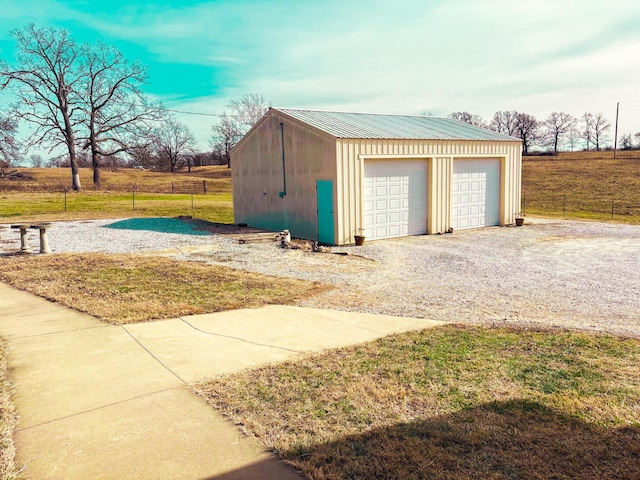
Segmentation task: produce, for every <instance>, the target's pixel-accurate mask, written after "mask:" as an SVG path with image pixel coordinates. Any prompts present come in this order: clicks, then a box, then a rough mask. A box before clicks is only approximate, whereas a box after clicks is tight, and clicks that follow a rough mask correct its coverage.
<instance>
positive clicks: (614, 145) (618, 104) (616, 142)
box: [613, 102, 620, 160]
mask: <svg viewBox="0 0 640 480" xmlns="http://www.w3.org/2000/svg"><path fill="white" fill-rule="evenodd" d="M619 111H620V102H618V103H617V104H616V133H615V134H614V135H615V138H614V139H613V159H614V160H615V159H616V153H618V112H619Z"/></svg>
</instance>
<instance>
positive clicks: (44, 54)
mask: <svg viewBox="0 0 640 480" xmlns="http://www.w3.org/2000/svg"><path fill="white" fill-rule="evenodd" d="M12 36H13V38H14V39H15V41H16V48H17V53H16V59H17V61H16V66H15V68H11V67H10V66H8V65H5V64H3V65H0V87H2V88H4V87H6V86H9V87H11V88H12V89H13V91H14V93H15V94H16V95H17V97H18V102H17V103H16V104H15V106H14V108H15V111H16V114H17V116H18V118H20V119H24V120H26V121H28V122H30V123H31V124H32V125H33V126H34V127H35V131H34V132H33V134H32V135H31V137H30V138H29V140H28V141H27V145H28V146H33V145H39V144H43V145H45V146H48V147H50V150H49V151H52V150H54V149H55V148H56V147H60V146H64V147H65V148H66V149H67V151H68V154H69V163H70V165H71V176H72V185H73V189H74V190H80V175H79V171H78V163H77V160H76V128H77V127H78V124H79V122H80V120H81V118H78V117H79V116H80V115H81V113H82V112H81V110H80V108H79V105H78V97H77V95H75V93H74V90H75V89H76V88H77V86H78V82H79V81H80V73H79V72H78V70H77V56H78V48H77V46H76V44H75V43H74V42H73V41H72V40H71V39H70V38H69V35H68V32H67V31H66V30H62V29H55V28H37V27H36V26H35V25H34V24H29V25H27V26H26V27H24V28H22V29H18V30H15V31H13V32H12Z"/></svg>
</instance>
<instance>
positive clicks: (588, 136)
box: [580, 113, 593, 150]
mask: <svg viewBox="0 0 640 480" xmlns="http://www.w3.org/2000/svg"><path fill="white" fill-rule="evenodd" d="M581 120H582V130H581V131H580V135H581V136H582V138H583V139H584V141H585V146H586V148H587V150H590V145H591V143H592V141H593V115H592V114H591V113H585V114H584V115H582V118H581Z"/></svg>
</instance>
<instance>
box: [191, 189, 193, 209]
mask: <svg viewBox="0 0 640 480" xmlns="http://www.w3.org/2000/svg"><path fill="white" fill-rule="evenodd" d="M191 210H193V192H191Z"/></svg>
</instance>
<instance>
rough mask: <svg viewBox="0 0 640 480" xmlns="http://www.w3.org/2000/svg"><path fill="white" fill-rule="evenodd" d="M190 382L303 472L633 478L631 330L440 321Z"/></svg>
mask: <svg viewBox="0 0 640 480" xmlns="http://www.w3.org/2000/svg"><path fill="white" fill-rule="evenodd" d="M196 389H197V391H198V392H199V393H200V394H201V395H203V396H204V397H205V398H206V399H207V401H208V402H210V403H211V404H212V405H214V406H215V407H216V408H218V409H220V410H222V411H223V412H224V413H225V414H226V415H228V416H229V417H231V418H232V419H233V420H234V421H235V422H237V423H238V424H241V425H243V426H244V428H245V429H246V430H247V431H249V432H251V433H253V434H255V435H256V436H258V437H259V438H260V439H261V440H262V441H263V442H264V443H265V444H266V445H267V446H269V447H270V448H272V449H274V450H275V451H276V452H277V453H278V454H279V455H280V456H281V457H282V458H283V459H285V461H287V462H288V463H290V464H292V465H294V466H296V467H297V468H299V469H301V471H303V472H304V474H305V475H307V476H308V477H309V478H315V479H338V478H402V479H418V478H430V479H431V478H433V479H478V478H483V479H486V478H495V479H507V478H527V479H548V478H556V479H591V478H593V479H599V478H625V479H626V478H628V479H637V478H640V463H639V462H638V458H640V342H639V341H637V340H624V339H617V338H614V337H610V336H595V335H589V334H583V333H572V332H558V331H546V332H545V331H524V330H513V329H499V328H488V327H462V326H447V327H441V328H437V329H431V330H425V331H423V332H413V333H406V334H401V335H395V336H391V337H387V338H384V339H381V340H379V341H376V342H372V343H368V344H363V345H359V346H355V347H351V348H344V349H340V350H335V351H331V352H327V353H324V354H317V355H313V356H310V357H308V358H305V359H298V360H296V361H293V362H288V363H286V364H281V365H274V366H270V367H265V368H260V369H258V370H254V371H250V372H246V373H242V374H236V375H231V376H227V377H223V378H220V379H217V380H214V381H211V382H209V383H205V384H202V385H198V386H197V387H196Z"/></svg>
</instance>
